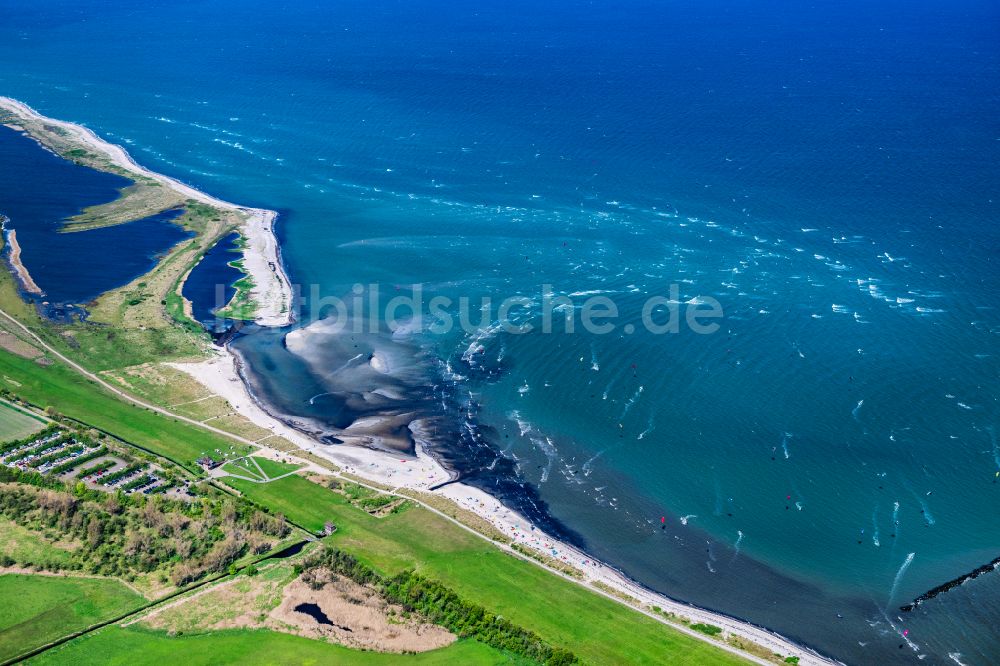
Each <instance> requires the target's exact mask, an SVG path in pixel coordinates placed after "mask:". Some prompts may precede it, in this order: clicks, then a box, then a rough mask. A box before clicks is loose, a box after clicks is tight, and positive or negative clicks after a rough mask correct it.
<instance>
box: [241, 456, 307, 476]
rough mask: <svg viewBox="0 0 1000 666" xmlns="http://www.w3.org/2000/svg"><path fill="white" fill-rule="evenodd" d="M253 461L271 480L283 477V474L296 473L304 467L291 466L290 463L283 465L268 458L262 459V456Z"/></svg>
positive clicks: (255, 457)
mask: <svg viewBox="0 0 1000 666" xmlns="http://www.w3.org/2000/svg"><path fill="white" fill-rule="evenodd" d="M253 459H254V460H255V461H256V462H257V464H258V465H259V466H260V468H261V469H262V470H263V471H264V474H267V476H268V478H270V479H273V478H275V477H277V476H281V475H282V474H288V473H289V472H294V471H295V470H297V469H301V467H302V465H289V464H288V463H282V462H278V461H276V460H270V459H268V458H261V457H260V456H254V457H253Z"/></svg>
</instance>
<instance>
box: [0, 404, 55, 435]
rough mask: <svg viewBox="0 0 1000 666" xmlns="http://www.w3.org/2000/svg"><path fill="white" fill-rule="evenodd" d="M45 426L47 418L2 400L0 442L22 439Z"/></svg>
mask: <svg viewBox="0 0 1000 666" xmlns="http://www.w3.org/2000/svg"><path fill="white" fill-rule="evenodd" d="M44 427H45V420H44V419H42V418H41V417H39V416H35V415H34V414H29V413H27V412H25V411H24V410H22V409H20V408H19V407H15V406H13V405H11V404H10V403H8V402H5V401H0V442H7V441H10V440H13V439H21V438H23V437H27V436H28V435H30V434H32V433H36V432H38V431H39V430H41V429H42V428H44Z"/></svg>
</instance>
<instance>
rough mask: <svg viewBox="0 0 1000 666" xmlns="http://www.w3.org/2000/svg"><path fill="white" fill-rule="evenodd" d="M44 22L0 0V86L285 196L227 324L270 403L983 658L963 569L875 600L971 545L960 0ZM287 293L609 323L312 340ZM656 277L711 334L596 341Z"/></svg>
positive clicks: (844, 613) (980, 595) (989, 277)
mask: <svg viewBox="0 0 1000 666" xmlns="http://www.w3.org/2000/svg"><path fill="white" fill-rule="evenodd" d="M48 4H49V8H48V9H49V11H47V12H46V13H44V14H42V13H36V11H34V10H18V11H17V12H14V10H5V11H6V12H7V17H8V20H6V21H5V22H4V23H3V27H2V28H0V34H3V36H4V37H5V43H6V44H7V49H8V53H7V57H6V59H5V62H4V64H0V84H2V86H3V90H4V92H5V93H6V94H10V95H13V96H15V97H18V98H20V99H23V100H25V101H26V102H28V103H29V104H31V105H33V106H35V107H36V108H38V109H39V110H41V111H42V112H44V113H47V114H50V115H52V116H55V117H60V118H66V119H69V120H75V121H81V122H84V123H85V124H87V125H88V126H90V127H92V128H94V129H95V130H96V131H98V132H99V133H101V134H102V135H104V136H106V137H108V138H109V139H110V140H112V141H116V142H120V143H122V144H123V145H126V146H127V147H128V148H129V150H130V151H131V152H133V154H135V156H136V157H137V159H139V160H140V161H141V162H143V163H144V164H148V165H149V166H150V167H151V168H153V169H155V170H157V171H162V172H164V173H167V174H169V175H172V176H175V177H177V178H180V179H182V180H184V181H186V182H190V183H192V184H195V185H197V186H198V187H199V188H201V189H203V190H205V191H207V192H210V193H212V194H214V195H218V196H221V197H223V198H225V199H228V200H233V201H240V202H243V203H246V204H252V205H259V206H264V207H269V208H280V209H281V210H283V211H287V212H285V213H283V214H282V216H281V217H280V218H279V221H278V232H279V234H280V237H281V240H282V249H283V254H284V258H285V260H286V262H287V264H288V267H289V269H290V272H291V274H292V277H293V279H294V280H295V281H296V282H299V283H301V284H303V285H305V286H306V290H305V291H304V293H305V294H306V295H307V298H306V299H305V301H304V302H303V306H304V308H305V310H304V312H303V317H302V319H301V320H300V322H299V323H298V324H297V325H296V326H295V327H293V329H292V330H285V331H277V332H274V331H261V332H250V333H249V334H247V335H244V336H243V337H241V338H240V339H239V340H238V341H237V342H236V343H235V346H236V348H237V350H238V351H240V352H241V353H242V354H243V356H244V358H245V359H246V360H247V361H248V373H249V375H250V377H251V379H252V382H253V384H254V386H255V387H256V388H257V392H258V395H260V396H262V397H264V398H266V399H267V400H268V402H269V404H270V406H271V409H272V410H273V411H276V412H281V413H283V414H286V415H287V416H288V417H289V418H297V419H299V420H300V421H301V422H302V424H303V426H304V427H308V428H312V429H314V430H316V431H317V432H319V433H320V434H321V435H322V434H323V433H324V431H327V430H328V431H330V432H331V433H333V432H335V431H336V430H337V429H338V428H342V427H344V426H345V425H347V424H349V423H351V422H353V421H354V420H355V419H357V418H362V417H364V416H366V415H368V416H370V415H372V414H377V413H389V412H391V413H393V414H394V416H396V417H399V418H397V419H394V420H392V422H391V423H390V424H388V425H387V426H386V428H387V429H386V430H385V432H384V433H381V434H380V436H384V437H385V439H384V440H383V442H382V443H383V444H385V445H387V446H389V445H392V446H397V447H400V448H401V449H404V450H406V449H409V448H410V447H412V446H413V443H414V441H415V440H416V439H420V438H423V439H424V440H425V441H426V444H427V447H428V449H429V450H430V451H431V452H432V453H434V454H435V455H436V456H438V457H439V458H440V459H442V460H444V461H445V462H446V463H448V464H449V466H450V467H451V468H452V469H453V470H454V472H455V473H456V474H457V475H458V476H459V477H460V478H462V479H463V480H465V481H467V482H469V483H471V484H473V485H476V486H478V487H481V488H483V489H485V490H488V491H491V492H495V493H498V494H499V495H500V496H501V497H503V498H504V499H505V500H506V501H508V502H510V503H511V504H512V505H514V506H517V507H518V508H520V509H521V510H523V511H524V512H525V513H526V514H528V515H531V516H532V517H533V518H535V519H536V520H538V521H540V522H542V521H544V524H545V525H546V526H547V527H548V528H549V529H551V530H553V531H556V532H558V533H559V534H562V535H563V536H566V537H567V538H568V539H569V540H572V541H576V542H577V543H580V544H582V545H584V546H585V547H586V548H587V550H588V551H589V552H591V553H592V554H593V555H595V556H597V557H599V558H600V559H602V560H604V561H606V562H608V563H610V564H612V565H615V566H618V567H621V568H622V569H623V570H624V571H625V572H626V573H628V574H629V575H631V576H633V577H634V578H636V579H637V580H639V581H641V582H642V583H644V584H646V585H648V586H649V587H651V588H654V589H656V590H659V591H662V592H664V593H666V594H669V595H670V596H673V597H676V598H679V599H682V600H685V601H690V602H692V603H695V604H699V605H704V606H707V607H710V608H714V609H718V610H721V611H724V612H727V613H731V614H733V615H736V616H739V617H743V618H746V619H748V620H750V621H752V622H756V623H759V624H763V625H765V626H768V627H772V628H774V629H776V630H779V631H781V632H782V633H785V634H786V635H788V636H790V637H793V638H796V639H800V640H801V641H803V642H805V643H806V644H808V645H811V646H813V647H816V648H817V649H820V650H821V651H823V652H825V653H828V654H831V655H833V656H836V657H838V658H841V659H844V660H846V661H849V662H853V663H871V662H874V661H876V660H883V661H889V662H905V663H917V662H918V660H919V657H920V655H927V658H928V659H929V660H930V661H933V662H936V663H940V662H944V661H947V660H949V657H951V660H952V661H958V662H961V663H969V664H973V663H990V662H992V661H996V660H997V659H998V658H1000V641H998V639H997V636H996V633H995V629H994V627H995V625H996V622H997V618H998V617H1000V608H998V602H997V599H998V598H1000V597H998V592H1000V580H998V577H1000V576H998V574H997V573H996V572H993V573H989V574H985V575H983V576H981V577H979V578H977V579H976V580H974V581H971V582H969V583H967V584H965V585H963V586H961V587H959V588H956V589H954V590H951V591H949V592H947V593H945V594H943V595H941V596H939V597H937V598H936V599H934V600H932V601H929V602H927V603H925V604H922V605H921V606H920V607H919V608H918V609H917V610H915V611H913V612H910V613H903V612H901V611H900V610H899V606H901V605H903V604H905V603H907V602H908V601H910V600H911V599H913V598H914V597H915V596H917V595H919V594H921V593H923V592H924V591H926V590H928V589H930V588H932V587H934V586H936V585H938V584H940V583H943V582H945V581H947V580H950V579H952V578H954V577H956V576H959V575H961V574H963V573H965V572H967V571H970V570H972V569H974V568H976V567H977V566H979V565H981V564H983V563H985V562H988V561H991V560H993V559H994V558H995V557H996V556H997V555H998V554H1000V530H998V529H997V528H996V524H995V522H996V521H995V516H996V515H997V511H998V509H1000V484H997V483H995V482H994V480H995V478H996V476H995V475H996V473H997V472H998V471H1000V447H998V443H997V439H996V436H997V433H996V429H997V428H998V427H1000V410H998V405H997V401H996V395H997V377H998V376H1000V366H998V358H997V352H998V345H997V332H998V330H1000V328H998V327H1000V318H998V310H997V308H998V307H1000V302H998V296H997V295H998V294H1000V272H998V271H997V269H996V266H995V261H996V259H995V253H996V249H997V248H998V247H1000V232H998V228H997V226H996V224H995V222H996V219H997V212H998V211H997V203H996V202H997V187H998V183H1000V166H998V165H1000V142H997V141H996V125H995V122H994V120H993V119H994V118H995V117H996V108H997V102H998V99H997V91H998V90H1000V52H998V46H997V45H998V44H1000V40H998V39H997V34H996V26H997V25H998V24H1000V22H998V16H997V15H996V10H995V8H991V7H986V6H984V5H982V4H981V3H974V2H961V3H958V4H957V5H951V6H949V7H948V8H943V7H933V6H930V5H920V4H918V5H914V4H912V3H898V2H892V3H882V4H880V5H879V6H877V7H872V6H870V5H868V4H862V3H846V4H844V3H842V4H840V5H837V7H835V8H834V7H823V8H812V9H800V10H798V12H792V11H789V10H788V8H787V7H786V6H784V5H778V4H777V3H759V2H756V3H748V2H747V3H743V2H738V3H713V2H710V3H699V4H698V5H697V6H676V5H662V4H660V3H638V4H637V5H635V7H633V8H632V10H631V11H630V12H628V13H623V12H621V11H620V9H619V8H618V7H616V6H614V5H612V4H610V3H597V4H592V5H588V6H587V11H586V12H581V11H579V10H578V9H575V8H573V7H570V6H569V5H568V4H563V3H555V4H550V5H546V6H545V7H537V6H535V5H533V4H524V5H515V6H513V7H512V6H510V5H509V4H508V5H505V6H504V7H499V6H497V7H486V6H484V7H478V8H477V9H476V10H475V11H473V10H472V9H467V8H463V7H461V6H455V5H451V4H448V3H431V5H427V6H420V7H413V6H409V5H405V4H397V3H388V2H386V3H383V2H376V3H366V4H365V5H364V6H355V5H350V4H335V5H333V6H332V8H326V9H317V8H313V9H301V10H300V11H298V12H297V13H288V12H285V11H283V10H281V9H280V8H278V7H271V6H269V5H267V4H264V3H259V4H258V3H253V8H252V11H233V10H234V7H231V6H229V5H228V3H222V4H220V5H215V6H212V7H202V6H197V7H194V6H185V7H183V8H175V9H152V8H144V9H141V10H135V11H127V12H126V11H121V10H120V9H116V8H114V7H109V8H106V9H102V10H91V12H90V13H89V14H87V15H82V14H80V15H78V14H75V13H73V12H68V11H67V12H59V11H51V10H52V6H53V5H59V3H48ZM60 6H61V5H60ZM67 7H68V6H67ZM245 7H246V5H245V4H241V5H240V8H243V9H245ZM52 16H59V17H60V18H59V19H58V20H55V19H51V18H49V17H52ZM84 18H86V19H87V20H86V21H84V20H83V19H84ZM154 26H155V28H154ZM303 35H308V36H309V39H303V38H302V37H303ZM149 80H155V81H157V84H156V86H157V87H156V89H155V90H151V89H149V88H148V84H147V83H144V82H145V81H149ZM73 212H75V211H73ZM12 218H13V216H12ZM127 226H130V225H127ZM88 233H89V232H88ZM19 236H20V232H19ZM24 244H25V247H26V252H27V247H28V245H27V243H24ZM26 257H27V255H26ZM313 284H315V285H317V286H318V289H319V294H320V295H321V296H338V297H342V298H345V299H349V298H350V296H351V295H352V293H353V287H354V285H356V284H358V285H363V290H364V293H366V294H368V293H371V288H370V285H373V284H377V285H379V286H380V293H381V296H380V301H381V303H382V304H383V305H384V304H385V303H386V302H387V301H388V300H389V299H391V298H393V297H395V296H397V295H400V294H403V295H406V294H412V293H413V290H414V288H413V286H412V285H414V284H420V285H422V288H423V291H424V292H425V293H426V294H427V295H430V296H433V295H446V296H449V297H452V298H453V299H455V300H456V301H457V299H458V298H459V297H461V296H466V297H468V298H470V299H472V300H473V301H477V300H478V299H479V298H480V297H482V296H492V297H494V298H496V299H503V298H506V297H509V296H517V295H521V296H524V297H526V298H527V299H529V300H530V301H531V302H533V303H535V304H536V305H537V303H538V301H539V300H540V296H539V295H540V293H541V289H542V285H544V284H549V285H552V286H553V289H554V291H555V292H556V293H557V294H558V295H560V296H564V297H566V298H570V299H573V300H574V301H579V302H582V301H583V300H584V299H586V298H588V297H589V296H592V295H597V294H598V293H599V294H602V295H605V296H607V297H608V298H611V299H612V300H613V301H614V302H615V303H616V304H617V306H618V308H619V310H620V312H621V313H622V314H621V317H620V319H619V320H618V321H617V324H618V325H617V326H616V327H615V329H614V330H613V331H612V332H610V333H607V334H602V335H595V334H587V333H586V332H582V331H579V330H577V331H576V332H574V333H572V334H568V333H565V332H558V331H557V332H554V333H552V334H543V333H541V332H536V333H531V334H527V335H511V334H507V333H505V332H503V331H502V329H500V328H499V327H497V326H496V325H495V323H496V322H494V321H492V320H490V321H484V322H482V323H481V325H480V326H479V327H477V330H476V332H474V333H471V334H468V333H466V332H464V331H462V330H460V329H453V330H452V331H450V332H448V333H443V334H435V333H432V332H430V331H427V330H424V329H422V328H414V327H410V328H404V329H402V330H396V331H391V330H389V327H388V326H387V325H384V324H385V323H384V322H379V326H378V327H376V329H367V330H366V331H365V333H364V334H359V335H358V336H356V338H355V339H353V340H352V339H351V336H350V335H347V336H346V337H345V336H343V335H339V334H334V333H331V331H329V330H328V328H327V324H324V323H323V322H319V323H314V322H313V321H312V320H311V319H312V316H313V315H316V314H318V313H317V312H316V311H315V310H313V309H312V305H311V302H310V301H311V299H310V298H309V297H308V295H309V294H310V293H311V292H310V289H309V288H310V287H311V285H313ZM671 285H677V287H678V289H679V298H678V300H680V301H682V302H688V301H692V300H695V299H699V298H707V297H712V298H714V299H716V300H717V301H718V302H719V303H721V305H722V307H723V310H724V318H723V319H722V320H721V322H720V323H721V328H720V330H719V331H718V332H716V333H714V334H711V335H698V334H694V333H692V332H691V331H687V330H681V331H679V332H678V333H677V334H667V335H652V334H649V333H648V332H647V331H644V330H643V329H642V327H636V328H635V329H634V332H633V333H627V332H626V330H625V324H627V323H632V324H635V323H637V322H638V320H637V318H638V316H639V312H640V311H641V307H642V304H643V302H644V301H645V300H646V299H647V298H649V297H650V296H651V295H661V296H667V295H668V294H669V293H670V286H671ZM570 307H572V306H570ZM375 310H376V311H380V310H381V307H377V308H375ZM359 354H360V355H361V358H360V359H359V358H357V357H358V355H359ZM372 355H381V357H382V358H384V359H388V365H387V367H388V369H389V371H388V372H381V371H377V369H376V370H374V371H373V366H372V364H371V362H370V361H371V358H372ZM352 359H353V360H352ZM359 361H362V362H364V363H359ZM371 396H380V398H379V401H378V402H377V403H372V402H371V400H370V399H371ZM404 415H412V418H414V419H417V418H419V420H421V422H422V423H423V424H424V425H425V428H424V429H423V430H417V431H416V432H417V434H419V437H418V436H417V435H415V433H414V430H413V429H411V428H409V427H408V422H404V420H403V418H402V417H403V416H404ZM334 438H335V435H331V438H329V439H328V441H329V442H330V444H329V445H330V446H337V445H338V444H336V442H335V439H334ZM904 632H906V635H905V636H904V635H903V634H904ZM900 646H902V647H900Z"/></svg>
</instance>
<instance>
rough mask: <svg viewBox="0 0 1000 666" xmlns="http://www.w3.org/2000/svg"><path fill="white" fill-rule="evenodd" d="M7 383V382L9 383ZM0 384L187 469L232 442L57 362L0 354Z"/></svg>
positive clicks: (26, 397)
mask: <svg viewBox="0 0 1000 666" xmlns="http://www.w3.org/2000/svg"><path fill="white" fill-rule="evenodd" d="M11 380H12V381H11ZM0 385H3V386H6V387H7V388H8V389H10V390H11V391H13V392H15V393H17V395H18V396H20V397H21V398H23V399H25V400H28V401H30V402H32V403H34V404H37V405H43V406H46V407H48V406H51V407H54V408H55V409H56V410H58V411H59V412H61V413H63V414H67V415H69V416H73V417H75V418H78V419H80V420H82V421H86V422H87V423H89V424H91V425H95V426H97V427H99V428H102V429H104V430H107V431H108V432H110V433H112V434H114V435H116V436H118V437H120V438H121V439H124V440H126V441H130V442H135V443H137V444H140V445H142V446H144V447H146V448H148V449H150V450H151V451H154V452H156V453H160V454H162V455H164V456H166V457H168V458H170V459H172V460H174V461H176V462H178V463H180V464H183V465H184V466H185V467H188V468H189V469H196V468H197V466H196V465H195V464H194V461H195V460H196V459H197V458H199V457H200V456H201V455H202V453H203V452H204V453H207V454H208V455H215V453H214V452H215V449H221V450H223V451H228V450H229V448H230V446H232V445H233V443H234V442H233V441H232V440H230V439H227V438H225V437H223V436H221V435H215V434H213V433H210V432H207V431H204V430H201V429H200V428H197V427H195V426H191V425H187V424H185V423H182V422H180V421H175V420H173V419H170V418H168V417H165V416H161V415H160V414H157V413H156V412H152V411H149V410H147V409H144V408H141V407H133V406H131V405H129V404H128V403H126V402H124V401H122V400H120V399H118V398H117V397H115V396H114V395H113V394H111V393H108V392H107V391H105V390H104V389H102V388H101V387H99V386H97V385H96V384H94V383H93V382H91V381H90V380H88V379H86V378H85V377H83V376H82V375H79V374H77V373H76V372H75V371H73V370H71V369H70V368H67V367H66V366H64V365H62V364H61V363H53V364H52V365H50V366H41V365H38V364H37V363H34V362H33V361H29V360H27V359H23V358H21V357H19V356H15V355H13V354H10V353H8V352H4V351H0Z"/></svg>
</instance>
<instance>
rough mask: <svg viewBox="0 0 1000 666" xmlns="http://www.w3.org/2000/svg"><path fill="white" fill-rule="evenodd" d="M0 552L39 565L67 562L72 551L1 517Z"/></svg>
mask: <svg viewBox="0 0 1000 666" xmlns="http://www.w3.org/2000/svg"><path fill="white" fill-rule="evenodd" d="M0 554H3V555H6V556H8V557H10V558H12V559H13V560H15V561H16V562H17V563H18V564H29V563H30V564H32V565H37V564H43V563H54V564H58V563H63V562H67V561H69V558H70V554H71V551H70V549H68V548H59V547H57V546H54V545H52V544H51V543H49V541H48V540H47V539H45V538H43V537H42V536H41V535H39V534H38V533H37V532H32V531H31V530H29V529H27V528H25V527H21V526H20V525H18V524H17V523H15V522H13V521H11V520H8V519H6V518H0Z"/></svg>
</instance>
